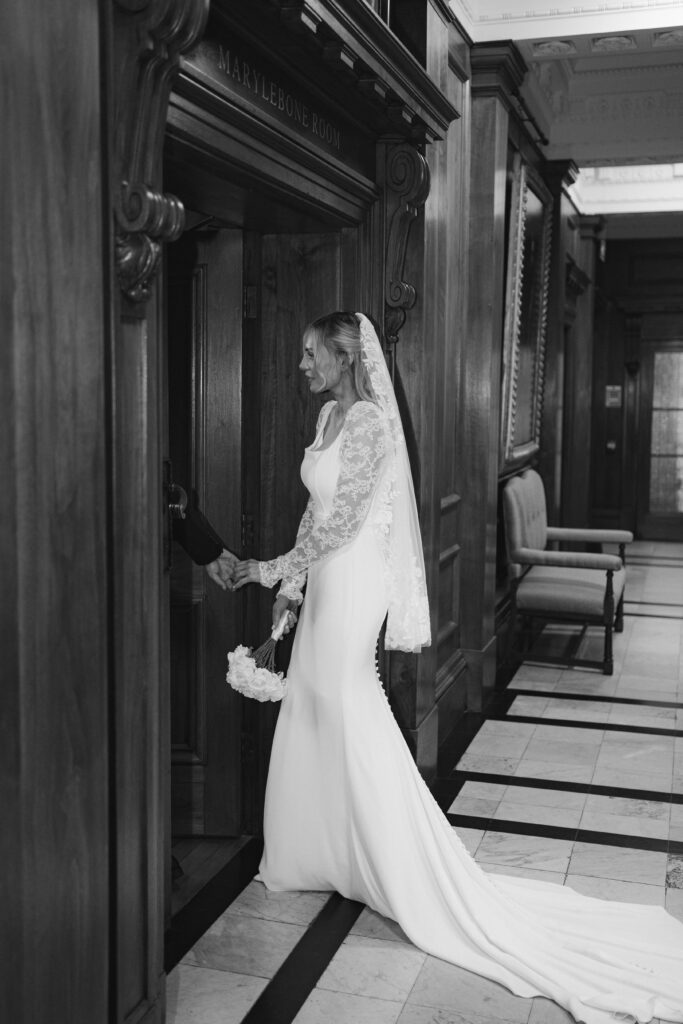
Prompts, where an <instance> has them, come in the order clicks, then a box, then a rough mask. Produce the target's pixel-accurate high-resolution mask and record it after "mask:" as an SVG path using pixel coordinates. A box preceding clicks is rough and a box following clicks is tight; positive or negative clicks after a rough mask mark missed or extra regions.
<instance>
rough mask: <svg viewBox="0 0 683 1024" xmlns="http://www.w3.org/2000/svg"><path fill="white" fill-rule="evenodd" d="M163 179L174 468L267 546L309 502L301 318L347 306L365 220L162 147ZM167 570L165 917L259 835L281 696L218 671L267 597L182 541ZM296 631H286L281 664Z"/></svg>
mask: <svg viewBox="0 0 683 1024" xmlns="http://www.w3.org/2000/svg"><path fill="white" fill-rule="evenodd" d="M166 187H168V188H169V189H170V190H171V191H172V192H174V193H175V194H176V195H178V196H179V197H180V198H181V199H182V201H183V203H184V205H185V208H186V211H187V218H186V230H185V232H184V234H183V236H182V238H181V239H180V240H179V241H177V242H175V243H174V244H173V245H171V246H169V248H168V254H167V261H166V290H165V293H166V301H165V317H166V339H167V346H166V380H167V395H166V398H167V415H168V455H169V458H170V461H171V463H172V477H173V480H174V482H175V483H176V484H179V485H181V486H182V487H183V488H184V489H185V491H186V492H187V494H188V500H189V501H191V502H193V503H194V504H195V505H196V507H197V508H198V509H199V510H200V511H201V512H202V513H203V515H204V516H206V518H207V519H208V521H209V523H210V524H211V526H212V528H213V529H214V530H215V531H216V533H217V534H218V535H219V537H220V538H221V540H222V542H223V543H224V545H225V547H227V548H228V549H229V550H231V551H233V552H234V553H235V554H237V555H238V556H239V557H240V558H272V557H273V556H274V555H276V554H280V553H282V552H283V551H285V550H288V548H289V547H291V546H292V544H293V542H294V538H295V535H296V529H297V525H298V522H299V519H300V517H301V514H302V513H303V510H304V507H305V502H306V493H305V491H304V488H303V484H301V482H300V479H299V463H300V458H301V453H302V450H303V447H304V445H305V444H307V443H309V441H310V440H311V438H312V436H313V430H314V425H315V421H316V418H317V414H318V411H319V405H320V401H318V402H315V401H314V400H312V399H311V396H310V395H309V393H308V389H307V388H306V386H305V382H303V381H299V379H298V378H299V376H300V375H299V372H298V364H299V361H300V344H301V335H302V330H303V328H304V326H305V325H306V324H307V323H308V322H310V321H311V320H312V319H314V318H315V317H316V316H318V315H320V314H321V313H324V312H329V311H330V310H333V309H339V308H347V307H349V306H353V305H354V302H355V300H356V299H357V295H358V285H359V281H360V262H361V261H360V259H359V237H358V236H359V228H358V227H357V226H356V225H348V223H343V222H342V220H341V217H334V216H332V215H330V213H329V211H327V210H326V211H323V212H322V213H321V215H320V217H318V218H316V217H313V216H312V214H311V208H310V197H307V199H306V204H305V205H304V203H303V201H302V205H301V209H299V208H297V205H296V196H293V197H292V198H291V202H289V203H288V204H287V205H285V204H283V203H282V202H276V201H275V200H274V199H273V197H269V196H268V195H266V194H265V193H264V194H263V196H261V197H260V199H259V197H257V196H256V195H255V194H254V193H253V192H250V193H247V192H244V191H242V190H241V189H240V188H239V187H238V186H236V185H234V184H231V183H230V181H229V171H228V170H227V169H226V171H225V176H223V177H221V178H218V177H215V178H212V179H211V180H210V181H209V180H208V179H207V175H206V172H205V171H202V170H200V169H198V168H197V169H195V168H194V167H193V165H192V164H191V163H190V162H189V158H188V160H181V161H178V160H177V159H168V160H167V166H166ZM169 584H170V585H169V625H170V628H169V645H170V666H171V668H170V680H169V700H170V718H171V751H170V761H171V765H170V786H169V810H168V826H167V832H168V836H169V844H170V850H169V859H170V857H171V856H173V857H175V859H176V869H175V871H176V881H175V885H174V886H173V885H169V887H168V895H167V920H168V921H169V922H172V920H173V918H174V916H177V915H179V914H181V913H183V912H184V908H185V909H186V908H187V907H188V906H190V905H191V904H192V902H193V901H194V900H195V899H196V898H198V897H199V896H201V894H202V892H204V893H205V892H206V891H207V886H210V885H211V884H212V883H213V882H214V880H216V879H217V877H218V876H220V875H221V874H222V873H223V874H224V873H225V871H226V870H229V869H230V865H231V864H233V862H234V861H235V860H236V859H239V857H243V856H244V855H245V854H244V851H245V850H246V851H247V853H248V852H249V850H251V851H252V852H253V849H254V843H256V844H258V842H259V839H258V837H259V836H260V834H261V823H262V813H263V796H264V790H265V779H266V774H267V764H268V756H269V751H270V745H271V742H272V735H273V732H274V728H275V723H276V720H277V713H278V708H277V706H276V705H271V704H268V705H265V704H259V703H258V702H256V701H249V700H246V699H245V698H243V697H242V696H240V695H239V694H237V693H235V692H234V691H232V690H231V689H230V687H229V686H228V684H227V682H226V678H225V677H226V670H227V658H226V656H227V652H228V651H230V650H233V649H234V648H235V647H236V646H237V645H238V644H246V645H248V646H258V644H259V643H261V642H262V641H263V640H264V639H266V637H267V635H268V633H269V631H270V619H271V608H272V600H273V595H272V594H271V593H270V592H269V591H265V590H264V589H263V588H261V587H256V586H251V587H246V588H244V589H243V590H241V591H239V592H238V593H236V594H232V593H230V592H224V591H222V590H220V589H219V588H218V587H217V586H216V585H215V584H214V583H213V582H212V581H211V580H210V579H209V577H208V575H207V573H206V571H205V570H204V569H203V568H202V567H201V566H199V565H196V564H194V563H193V562H192V560H191V558H190V557H189V555H188V554H187V553H186V552H185V551H184V550H182V548H180V546H179V545H177V544H175V545H174V551H173V567H172V569H171V572H170V579H169ZM292 639H293V638H287V639H286V640H284V641H283V642H282V644H281V645H279V651H278V655H279V664H278V667H279V668H282V669H285V670H286V666H287V662H288V655H289V651H290V650H291V643H292ZM250 844H251V846H250ZM253 873H254V872H253V870H252V871H251V875H249V877H252V876H253ZM234 877H235V879H237V880H238V881H237V882H235V884H239V879H240V878H241V875H240V872H239V871H237V872H236V873H235V875H234ZM247 880H248V878H247V879H245V883H246V881H247ZM233 895H236V893H234V894H233ZM215 910H216V914H218V913H220V912H221V910H222V908H221V906H220V905H218V904H217V905H216V907H215Z"/></svg>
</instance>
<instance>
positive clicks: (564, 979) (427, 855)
mask: <svg viewBox="0 0 683 1024" xmlns="http://www.w3.org/2000/svg"><path fill="white" fill-rule="evenodd" d="M333 404H334V403H329V404H328V405H327V406H325V407H324V408H323V411H322V414H321V417H320V421H319V428H318V433H317V436H316V439H315V441H314V442H313V444H312V445H311V446H310V447H309V448H308V449H307V450H306V454H305V458H304V462H303V466H302V478H303V480H304V483H305V484H306V486H307V487H308V489H309V491H310V493H311V501H310V503H309V508H308V510H307V513H306V515H305V516H304V520H303V521H302V528H301V529H300V532H299V537H298V538H297V547H296V548H295V549H293V552H294V553H293V554H292V553H290V554H292V557H291V558H290V559H289V562H287V559H288V556H287V555H285V556H281V559H276V560H274V562H273V563H262V564H264V565H266V566H273V565H275V563H277V566H276V570H275V575H276V578H280V576H279V575H277V573H278V572H279V573H280V575H282V574H283V573H282V570H283V569H287V568H289V569H291V570H292V574H294V573H295V572H296V573H300V572H302V571H303V569H304V564H305V562H306V561H307V560H308V563H309V564H308V583H307V591H306V599H305V602H304V604H303V607H302V611H301V618H300V621H299V625H298V627H297V634H296V638H295V641H294V648H293V652H292V659H291V664H290V667H289V672H288V683H289V687H288V695H287V697H286V699H285V700H284V702H283V704H282V708H281V711H280V716H279V720H278V723H277V729H276V733H275V739H274V743H273V749H272V754H271V760H270V769H269V775H268V786H267V793H266V808H265V823H264V831H265V852H264V855H263V860H262V862H261V866H260V874H259V876H258V877H260V878H261V880H262V881H263V882H264V883H265V885H266V886H267V887H268V888H269V889H273V890H336V891H337V892H339V893H341V894H342V895H343V896H345V897H348V898H349V899H353V900H359V901H361V902H363V903H365V904H367V905H368V906H369V907H371V908H372V909H373V910H376V911H378V912H379V913H380V914H382V915H384V916H385V917H389V918H392V919H393V920H395V921H397V922H398V923H399V925H400V926H401V927H402V928H403V930H404V932H405V933H406V935H407V936H408V937H409V938H410V940H411V941H412V942H413V943H414V944H415V945H416V946H419V947H420V948H421V949H422V950H425V951H426V952H427V953H431V954H432V955H434V956H437V957H440V958H442V959H443V960H447V961H450V962H451V963H454V964H458V965H459V966H461V967H463V968H466V969H467V970H471V971H474V972H476V973H477V974H480V975H482V976H484V977H486V978H490V979H492V980H493V981H497V982H500V983H501V984H502V985H505V986H506V987H507V988H508V989H510V990H511V991H512V992H514V993H515V994H516V995H519V996H524V997H532V996H545V997H547V998H549V999H552V1000H554V1001H555V1002H557V1003H559V1004H560V1005H561V1006H563V1007H565V1009H566V1010H568V1011H569V1013H571V1014H572V1015H573V1016H574V1018H575V1019H576V1020H577V1021H584V1022H586V1024H606V1022H608V1021H614V1020H615V1019H622V1020H624V1019H625V1020H637V1021H638V1022H643V1021H649V1020H650V1019H651V1018H652V1017H659V1018H662V1019H665V1020H672V1021H683V925H681V924H680V923H679V922H678V921H676V920H675V919H674V918H673V917H671V916H670V915H668V914H667V913H666V911H665V910H664V909H663V908H661V907H646V906H637V905H630V904H623V903H613V902H607V901H603V900H598V899H592V898H589V897H586V896H583V895H580V894H579V893H576V892H574V891H573V890H572V889H570V888H566V887H563V886H560V885H556V884H553V883H549V882H540V881H535V880H529V879H523V878H516V877H514V878H513V877H503V876H499V875H488V874H486V873H485V872H484V871H483V870H482V869H481V868H480V867H479V866H478V865H477V864H476V863H475V861H474V860H473V858H472V857H471V856H470V855H469V854H468V853H467V851H466V850H465V848H464V846H463V844H462V842H461V841H460V840H459V838H458V836H457V835H456V833H455V831H454V830H453V829H452V828H451V826H450V825H449V823H448V821H447V819H446V818H445V816H444V815H443V814H442V812H441V810H440V809H439V807H438V806H437V804H436V802H435V801H434V799H433V798H432V796H431V794H430V792H429V790H428V788H427V786H426V785H425V783H424V782H423V780H422V778H421V776H420V774H419V772H418V771H417V768H416V766H415V764H414V762H413V759H412V757H411V755H410V753H409V750H408V748H407V746H406V744H405V742H404V740H403V737H402V736H401V733H400V730H399V728H398V726H397V724H396V721H395V719H394V717H393V714H392V712H391V710H390V708H389V704H388V702H387V699H386V697H385V694H384V691H383V689H382V686H381V684H380V681H379V679H378V675H377V672H376V668H375V645H376V641H377V636H378V633H379V631H380V627H381V625H382V622H383V620H384V617H385V615H386V611H387V593H386V586H387V584H386V573H385V571H384V569H385V566H384V557H385V555H384V549H383V542H382V521H381V520H382V516H381V512H380V510H379V508H378V500H379V499H378V497H377V496H378V494H379V493H380V492H381V476H382V449H381V441H380V440H379V439H378V437H376V438H375V439H374V441H373V437H372V436H370V440H369V441H368V433H367V429H366V428H367V423H368V422H370V423H372V421H373V415H372V414H373V411H374V412H375V413H376V410H375V409H374V407H372V406H370V405H369V403H365V402H359V403H357V404H356V405H355V406H353V407H352V409H351V410H350V412H349V414H348V415H347V420H346V423H345V425H344V428H343V431H342V434H340V435H339V437H337V438H336V439H335V440H334V441H333V442H332V444H331V445H330V446H329V447H326V448H321V447H320V446H321V441H322V437H323V431H324V426H325V422H326V420H327V415H328V414H329V411H330V409H331V407H332V405H333ZM345 435H346V441H345V440H344V437H345ZM349 435H353V441H350V440H349ZM371 435H372V432H371ZM344 443H346V452H347V455H346V465H344V463H343V460H342V458H341V457H340V448H341V446H342V444H344ZM378 446H379V448H378ZM375 456H377V457H375ZM349 459H351V460H355V461H356V462H357V463H362V466H360V470H361V472H362V473H363V474H366V475H367V473H368V472H369V473H370V476H371V479H372V488H373V490H372V495H371V496H370V506H369V511H368V501H367V500H366V502H365V504H363V505H362V507H361V508H360V511H359V512H358V514H356V513H355V512H354V509H353V508H351V511H349V508H348V507H347V508H346V510H345V513H344V516H343V517H342V520H343V523H344V528H343V533H344V536H343V540H342V542H341V546H339V543H340V541H339V539H338V540H337V546H336V547H335V545H334V538H333V537H328V539H327V541H326V542H325V544H326V546H324V548H323V549H318V550H316V551H312V548H311V544H314V543H315V536H316V535H317V534H318V533H319V532H320V528H321V525H322V524H326V527H327V528H328V532H333V528H334V522H335V521H337V522H338V521H340V520H339V515H338V510H337V514H335V515H332V510H333V499H334V496H335V491H336V489H339V488H340V486H341V485H343V477H344V475H345V474H348V473H349V467H348V463H349ZM342 489H344V488H343V487H342ZM337 493H338V490H337ZM346 493H347V495H351V496H353V494H354V488H353V487H351V488H348V487H347V488H346ZM366 497H367V496H366ZM351 504H353V502H351ZM347 505H348V502H347ZM316 528H317V530H316ZM312 530H313V531H314V533H313V534H312V533H311V531H312ZM349 536H351V538H352V539H350V540H349ZM311 537H313V541H312V540H311ZM321 550H322V551H323V555H322V557H319V555H320V553H321ZM297 551H298V555H297V554H296V552H297ZM285 578H286V577H285ZM302 581H303V580H302V578H301V577H300V578H299V580H298V583H302Z"/></svg>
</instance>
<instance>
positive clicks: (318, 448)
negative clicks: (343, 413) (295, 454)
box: [305, 399, 346, 455]
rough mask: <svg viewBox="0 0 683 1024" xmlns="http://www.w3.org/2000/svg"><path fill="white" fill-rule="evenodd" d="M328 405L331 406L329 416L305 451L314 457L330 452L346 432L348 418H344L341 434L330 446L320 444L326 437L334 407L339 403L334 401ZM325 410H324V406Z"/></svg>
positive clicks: (339, 433) (340, 429)
mask: <svg viewBox="0 0 683 1024" xmlns="http://www.w3.org/2000/svg"><path fill="white" fill-rule="evenodd" d="M327 404H328V405H329V411H328V412H327V414H326V415H325V418H324V419H323V420H322V422H321V424H320V426H319V427H318V432H317V433H316V435H315V437H314V438H313V440H312V441H311V443H310V444H309V445H307V447H306V449H305V450H306V451H307V452H310V453H311V454H312V455H321V454H322V453H323V452H328V451H329V450H330V448H333V447H334V445H335V444H336V443H337V441H338V440H339V438H340V437H341V436H342V433H343V432H344V424H345V423H346V418H344V422H343V423H342V425H341V427H340V428H339V432H338V434H337V436H336V437H335V438H334V440H332V441H330V443H329V444H328V445H324V446H322V445H321V444H320V443H319V442H320V441H322V440H324V437H325V427H326V426H327V424H328V422H329V419H330V416H331V415H332V409H333V407H334V406H335V405H337V404H338V403H337V401H336V399H332V400H331V401H330V402H329V403H327ZM323 409H324V406H323Z"/></svg>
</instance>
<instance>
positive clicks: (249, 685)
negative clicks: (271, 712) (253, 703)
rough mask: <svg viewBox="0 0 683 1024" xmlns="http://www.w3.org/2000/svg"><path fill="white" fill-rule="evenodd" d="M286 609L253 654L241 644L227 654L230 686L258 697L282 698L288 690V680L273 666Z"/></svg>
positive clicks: (239, 691)
mask: <svg viewBox="0 0 683 1024" xmlns="http://www.w3.org/2000/svg"><path fill="white" fill-rule="evenodd" d="M288 614H289V612H287V611H285V612H283V614H282V616H281V618H280V621H279V622H278V624H277V625H276V626H275V628H274V629H273V632H272V633H271V634H270V637H269V638H268V640H266V641H265V643H263V644H261V646H260V647H258V648H257V649H256V650H255V651H254V653H253V654H252V651H251V648H250V647H244V646H242V645H240V646H239V647H236V648H235V650H234V651H231V652H230V654H228V674H227V676H226V679H227V681H228V683H229V684H230V686H232V688H233V690H237V692H238V693H241V694H243V695H244V696H245V697H253V698H254V699H255V700H259V701H267V700H272V701H277V700H282V699H283V697H285V696H286V694H287V680H286V679H285V678H284V675H283V673H282V672H277V671H276V670H275V649H276V647H277V644H278V641H279V640H280V638H281V637H282V634H283V632H284V628H285V626H286V624H287V616H288Z"/></svg>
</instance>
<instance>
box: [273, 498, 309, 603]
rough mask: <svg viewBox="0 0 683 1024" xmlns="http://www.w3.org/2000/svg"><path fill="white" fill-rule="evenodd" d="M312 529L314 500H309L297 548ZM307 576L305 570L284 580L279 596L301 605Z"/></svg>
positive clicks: (300, 527)
mask: <svg viewBox="0 0 683 1024" xmlns="http://www.w3.org/2000/svg"><path fill="white" fill-rule="evenodd" d="M312 529H313V498H309V499H308V504H307V505H306V510H305V512H304V514H303V516H302V517H301V522H300V523H299V529H298V530H297V532H296V544H295V547H296V546H297V545H298V544H300V543H301V542H302V541H303V539H304V537H307V536H308V534H309V533H310V532H311V530H312ZM307 575H308V572H307V570H306V569H304V570H303V572H300V573H298V574H296V575H287V576H285V577H284V578H283V580H282V586H281V587H280V589H279V590H278V595H277V596H278V597H280V595H282V596H283V597H287V598H289V600H290V601H296V602H297V603H298V604H301V602H302V601H303V599H304V595H303V593H302V590H303V588H304V587H305V586H306V577H307Z"/></svg>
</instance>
